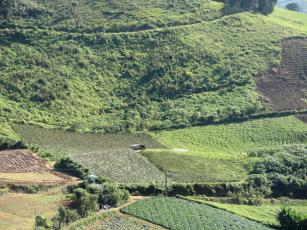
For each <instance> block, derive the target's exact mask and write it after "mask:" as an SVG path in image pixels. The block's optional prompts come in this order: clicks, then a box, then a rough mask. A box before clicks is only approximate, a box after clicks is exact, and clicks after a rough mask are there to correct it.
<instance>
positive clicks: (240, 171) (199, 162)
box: [142, 150, 250, 183]
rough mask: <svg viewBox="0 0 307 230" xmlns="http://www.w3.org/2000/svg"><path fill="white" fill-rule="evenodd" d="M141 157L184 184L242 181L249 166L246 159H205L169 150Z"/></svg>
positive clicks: (152, 151) (144, 153)
mask: <svg viewBox="0 0 307 230" xmlns="http://www.w3.org/2000/svg"><path fill="white" fill-rule="evenodd" d="M142 155H143V156H145V157H147V159H148V160H149V161H150V162H151V163H152V164H153V165H156V166H157V167H158V168H159V169H160V170H161V171H163V172H164V171H166V172H167V176H168V178H170V179H172V180H174V181H176V182H185V183H189V182H224V181H242V180H244V179H245V177H246V176H247V170H246V167H247V166H248V165H249V164H250V163H249V161H248V158H247V157H228V156H225V157H223V158H221V157H206V156H200V155H194V153H180V152H176V151H170V150H161V151H160V150H156V151H155V150H148V151H143V152H142Z"/></svg>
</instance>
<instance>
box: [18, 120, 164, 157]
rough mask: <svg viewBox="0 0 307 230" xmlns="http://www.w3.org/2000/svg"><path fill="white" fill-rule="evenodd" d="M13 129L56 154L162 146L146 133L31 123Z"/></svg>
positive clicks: (28, 140)
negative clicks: (85, 130) (79, 130)
mask: <svg viewBox="0 0 307 230" xmlns="http://www.w3.org/2000/svg"><path fill="white" fill-rule="evenodd" d="M14 129H15V130H16V132H17V133H18V134H19V135H20V136H21V138H22V139H23V140H24V141H25V142H26V143H30V144H32V145H37V146H39V147H41V148H44V149H46V150H49V151H50V152H52V153H57V154H58V156H61V155H72V154H78V153H84V152H96V151H104V150H110V149H129V148H130V145H132V144H144V145H145V146H146V147H147V148H164V146H163V145H162V144H160V143H159V142H157V141H155V140H154V139H153V138H151V137H150V136H149V135H148V134H146V133H133V134H128V133H127V134H105V135H102V134H80V133H72V132H65V131H61V130H51V129H45V128H41V127H38V126H32V125H14Z"/></svg>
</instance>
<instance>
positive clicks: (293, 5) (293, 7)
mask: <svg viewBox="0 0 307 230" xmlns="http://www.w3.org/2000/svg"><path fill="white" fill-rule="evenodd" d="M286 9H288V10H292V11H297V12H299V11H300V6H299V5H298V4H297V3H295V2H290V3H289V4H288V5H286Z"/></svg>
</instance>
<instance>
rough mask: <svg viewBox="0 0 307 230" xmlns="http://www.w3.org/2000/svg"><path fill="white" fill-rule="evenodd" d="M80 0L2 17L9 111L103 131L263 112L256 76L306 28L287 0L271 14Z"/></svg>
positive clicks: (196, 4)
mask: <svg viewBox="0 0 307 230" xmlns="http://www.w3.org/2000/svg"><path fill="white" fill-rule="evenodd" d="M45 2H47V4H48V5H47V6H46V5H45ZM78 2H79V4H77V6H75V7H76V9H71V7H72V6H71V2H70V1H52V3H51V2H49V1H34V0H32V1H27V4H30V3H31V4H32V5H31V7H32V8H33V7H34V8H33V9H32V8H30V7H28V8H30V9H32V11H31V12H32V13H33V12H36V14H35V15H32V14H30V13H31V12H26V13H27V14H28V15H29V16H28V17H25V16H22V15H21V16H16V17H14V16H13V17H12V18H11V19H10V20H4V19H2V21H1V23H0V24H1V30H0V50H1V52H0V74H1V79H0V83H1V84H0V95H1V96H0V116H1V119H3V120H4V121H11V122H19V121H26V122H30V123H38V124H48V125H51V126H55V127H61V128H71V129H73V130H79V131H103V132H105V131H121V130H136V129H137V130H141V129H144V128H149V129H157V128H168V127H173V126H177V127H178V126H179V127H180V126H188V125H191V124H195V123H199V122H202V123H205V122H212V121H217V122H218V121H223V120H229V119H233V118H237V117H242V116H245V115H246V114H252V113H259V112H260V113H261V112H262V111H263V110H264V106H263V105H262V104H261V102H260V100H259V97H258V95H257V93H256V92H255V90H254V79H255V76H257V74H259V73H260V72H261V71H263V70H265V69H267V68H268V67H269V66H271V65H273V64H276V63H278V62H279V54H280V41H281V39H283V38H285V37H290V36H295V35H303V34H306V33H307V27H306V26H305V25H306V23H307V16H304V15H302V14H298V13H294V12H291V13H289V15H290V14H291V15H290V16H289V17H291V20H288V17H287V14H288V11H282V10H280V9H276V10H275V12H274V13H273V14H272V15H270V16H263V15H261V14H255V13H249V12H244V13H243V12H242V13H235V12H236V11H238V10H234V9H232V8H231V7H229V6H227V5H224V4H222V3H217V2H211V1H201V0H195V1H192V2H191V3H188V4H187V3H186V2H185V1H178V4H172V2H173V1H146V3H144V2H143V1H139V0H134V1H123V0H122V1H114V3H112V4H111V2H108V1H107V2H105V1H93V2H88V1H78ZM189 2H190V1H189ZM34 3H35V4H34ZM123 3H125V4H123ZM34 9H36V10H34ZM60 10H61V12H60ZM74 10H75V11H76V12H77V13H76V12H75V11H74ZM72 11H74V12H75V13H73V12H72ZM75 14H77V15H78V18H79V19H78V20H79V21H80V25H76V24H75V18H74V15H75ZM127 22H128V23H127ZM122 25H124V26H122ZM96 27H97V28H96Z"/></svg>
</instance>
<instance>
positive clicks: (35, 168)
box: [0, 150, 68, 184]
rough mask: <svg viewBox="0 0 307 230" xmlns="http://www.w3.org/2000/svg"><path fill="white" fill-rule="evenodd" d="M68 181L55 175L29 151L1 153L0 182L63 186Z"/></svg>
mask: <svg viewBox="0 0 307 230" xmlns="http://www.w3.org/2000/svg"><path fill="white" fill-rule="evenodd" d="M67 179H68V178H66V177H65V178H63V177H61V176H59V175H57V174H55V173H53V172H52V171H51V170H50V169H49V168H47V167H46V166H45V163H44V162H43V161H42V160H41V159H39V158H38V157H35V156H34V155H33V154H32V153H31V152H30V151H29V150H6V151H0V180H1V181H3V182H5V183H22V184H62V183H65V182H66V181H67Z"/></svg>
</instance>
